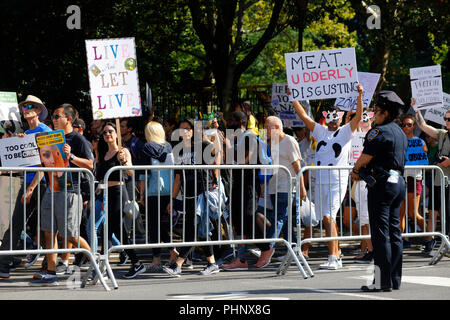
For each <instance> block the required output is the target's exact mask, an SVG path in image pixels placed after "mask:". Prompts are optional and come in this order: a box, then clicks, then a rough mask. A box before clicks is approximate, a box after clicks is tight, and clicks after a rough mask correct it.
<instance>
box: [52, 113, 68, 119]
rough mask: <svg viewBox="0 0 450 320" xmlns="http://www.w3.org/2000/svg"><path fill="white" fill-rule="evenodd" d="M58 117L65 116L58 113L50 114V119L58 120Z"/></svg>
mask: <svg viewBox="0 0 450 320" xmlns="http://www.w3.org/2000/svg"><path fill="white" fill-rule="evenodd" d="M59 118H65V117H64V116H61V115H59V114H55V115H52V120H58V119H59Z"/></svg>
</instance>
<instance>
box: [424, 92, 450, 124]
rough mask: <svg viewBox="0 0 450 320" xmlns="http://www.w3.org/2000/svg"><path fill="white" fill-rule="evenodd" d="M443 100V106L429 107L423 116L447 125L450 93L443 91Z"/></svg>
mask: <svg viewBox="0 0 450 320" xmlns="http://www.w3.org/2000/svg"><path fill="white" fill-rule="evenodd" d="M443 102H444V103H443V105H442V106H441V107H436V108H430V109H427V110H426V111H425V115H424V116H423V117H424V118H425V119H427V120H430V121H433V122H436V123H439V124H441V125H443V126H445V120H444V116H445V114H446V113H447V111H448V110H450V94H447V93H445V92H444V93H443Z"/></svg>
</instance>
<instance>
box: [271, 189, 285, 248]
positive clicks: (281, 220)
mask: <svg viewBox="0 0 450 320" xmlns="http://www.w3.org/2000/svg"><path fill="white" fill-rule="evenodd" d="M275 196H276V204H277V223H276V225H275ZM270 200H271V201H272V205H273V208H274V210H273V211H270V213H269V211H268V212H267V219H269V221H270V224H271V226H270V228H269V230H268V231H267V238H278V237H279V236H280V233H281V230H282V229H283V226H284V225H287V222H288V216H289V212H288V204H289V202H288V200H289V194H288V193H287V192H279V193H277V194H276V195H275V194H271V195H270ZM275 226H276V234H275ZM285 237H286V240H287V235H285ZM270 245H271V246H272V247H274V246H275V242H271V243H270Z"/></svg>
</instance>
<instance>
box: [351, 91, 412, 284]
mask: <svg viewBox="0 0 450 320" xmlns="http://www.w3.org/2000/svg"><path fill="white" fill-rule="evenodd" d="M402 105H403V102H402V101H401V99H400V98H399V97H398V96H397V95H396V94H395V92H392V91H380V93H379V94H378V99H377V102H376V104H375V128H373V129H372V130H370V131H369V132H368V133H367V135H366V139H365V142H364V149H363V152H362V154H361V156H360V157H359V159H358V160H357V161H356V164H355V166H354V167H353V171H352V174H351V175H352V180H355V181H359V180H361V178H362V177H365V179H367V176H366V175H365V174H363V173H364V172H367V174H369V175H370V176H371V177H373V178H374V179H375V181H376V182H375V184H374V185H372V186H370V185H369V184H368V185H369V187H368V206H369V220H370V233H371V237H372V245H373V253H374V264H375V275H374V282H373V284H372V285H368V286H362V287H361V290H362V291H365V292H378V291H385V292H389V291H392V289H400V285H401V275H402V251H403V245H402V235H401V230H400V204H401V202H402V201H403V199H404V198H405V191H406V188H405V187H406V186H405V181H404V179H403V178H402V174H403V170H404V167H405V154H406V148H407V146H408V140H407V138H406V135H405V134H404V133H403V131H402V130H401V129H400V127H399V126H398V125H397V124H396V123H395V122H394V120H395V119H396V118H397V116H398V114H399V109H400V108H401V106H402ZM366 182H367V181H366ZM380 199H383V201H380Z"/></svg>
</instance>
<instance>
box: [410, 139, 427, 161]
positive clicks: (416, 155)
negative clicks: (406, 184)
mask: <svg viewBox="0 0 450 320" xmlns="http://www.w3.org/2000/svg"><path fill="white" fill-rule="evenodd" d="M428 164H429V163H428V156H427V153H426V152H424V151H423V140H422V139H420V138H411V139H408V148H407V149H406V162H405V165H407V166H420V165H428Z"/></svg>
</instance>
